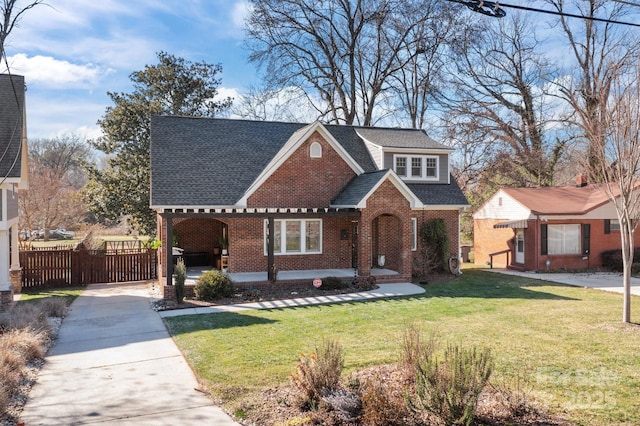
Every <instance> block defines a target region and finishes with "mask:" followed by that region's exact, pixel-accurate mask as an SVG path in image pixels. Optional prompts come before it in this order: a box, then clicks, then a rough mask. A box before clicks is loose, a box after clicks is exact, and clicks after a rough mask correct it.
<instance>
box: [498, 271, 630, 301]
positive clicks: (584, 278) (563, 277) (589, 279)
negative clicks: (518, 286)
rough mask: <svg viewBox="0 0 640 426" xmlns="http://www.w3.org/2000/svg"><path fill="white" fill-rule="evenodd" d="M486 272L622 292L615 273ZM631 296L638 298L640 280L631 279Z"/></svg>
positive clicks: (618, 277) (619, 280)
mask: <svg viewBox="0 0 640 426" xmlns="http://www.w3.org/2000/svg"><path fill="white" fill-rule="evenodd" d="M487 271H490V272H496V273H500V274H507V275H517V276H519V277H526V278H532V279H536V280H544V281H552V282H556V283H560V284H567V285H573V286H577V287H588V288H595V289H597V290H604V291H610V292H614V293H620V294H622V290H623V288H622V274H621V273H616V272H575V273H568V272H519V271H514V270H511V269H487ZM631 294H633V295H636V296H640V279H638V278H633V277H632V278H631Z"/></svg>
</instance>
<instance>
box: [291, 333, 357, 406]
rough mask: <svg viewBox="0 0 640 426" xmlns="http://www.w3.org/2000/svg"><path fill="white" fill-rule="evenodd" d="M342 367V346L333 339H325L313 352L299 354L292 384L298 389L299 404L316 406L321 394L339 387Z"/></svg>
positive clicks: (292, 376)
mask: <svg viewBox="0 0 640 426" xmlns="http://www.w3.org/2000/svg"><path fill="white" fill-rule="evenodd" d="M343 367H344V355H343V353H342V346H341V345H340V344H339V343H338V342H336V341H335V340H325V341H323V342H322V343H321V344H320V347H318V348H316V350H315V352H312V353H311V355H309V356H307V355H305V354H302V355H300V359H299V360H298V365H297V366H296V370H295V372H294V373H293V374H292V375H291V380H292V382H293V385H294V386H295V387H296V388H297V389H298V390H299V391H300V396H301V398H300V406H301V407H304V408H316V407H317V406H318V403H319V402H320V400H321V398H322V396H323V394H324V395H326V394H327V393H330V392H332V391H335V390H337V389H339V388H340V376H341V375H342V368H343Z"/></svg>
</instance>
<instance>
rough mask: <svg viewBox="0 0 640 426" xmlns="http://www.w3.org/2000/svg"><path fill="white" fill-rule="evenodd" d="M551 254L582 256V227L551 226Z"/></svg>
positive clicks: (549, 236)
mask: <svg viewBox="0 0 640 426" xmlns="http://www.w3.org/2000/svg"><path fill="white" fill-rule="evenodd" d="M547 241H548V250H549V254H580V225H579V224H567V225H549V226H548V234H547Z"/></svg>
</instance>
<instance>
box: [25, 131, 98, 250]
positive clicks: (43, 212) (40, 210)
mask: <svg viewBox="0 0 640 426" xmlns="http://www.w3.org/2000/svg"><path fill="white" fill-rule="evenodd" d="M92 157H93V156H92V153H91V150H90V149H89V147H88V145H87V144H86V141H84V140H82V139H81V138H80V136H78V135H75V134H69V135H65V136H62V137H60V138H58V139H35V140H33V141H30V146H29V179H30V185H29V189H28V190H26V191H21V192H20V197H19V199H18V203H19V207H20V222H21V228H23V229H28V230H34V229H40V228H42V229H44V230H45V231H49V230H50V229H52V228H55V227H58V226H61V225H63V226H67V227H70V226H72V225H75V224H77V223H78V222H80V221H81V220H82V219H83V218H84V217H85V215H86V213H87V207H86V205H85V204H84V203H83V201H82V199H81V197H80V195H79V191H80V189H81V187H82V186H83V185H84V183H85V182H86V180H87V172H86V170H85V168H84V166H85V164H86V163H87V162H89V161H91V160H92ZM48 237H49V235H48V232H45V239H48Z"/></svg>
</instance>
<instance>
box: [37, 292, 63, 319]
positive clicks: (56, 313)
mask: <svg viewBox="0 0 640 426" xmlns="http://www.w3.org/2000/svg"><path fill="white" fill-rule="evenodd" d="M40 309H41V310H42V312H43V313H44V314H45V315H46V316H48V317H56V318H64V316H65V315H66V314H67V301H66V300H65V298H64V297H47V298H46V299H44V300H42V302H40Z"/></svg>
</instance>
